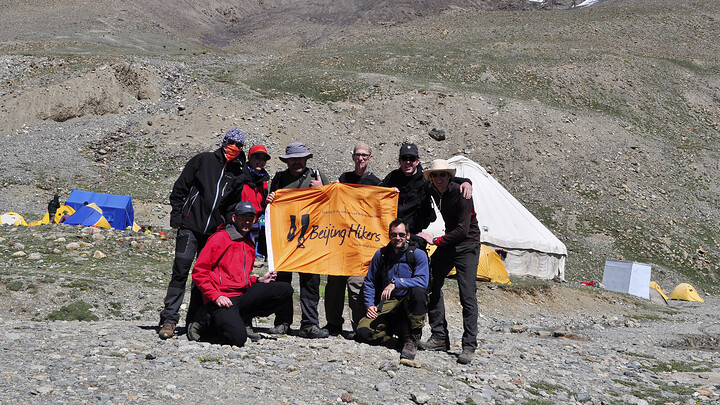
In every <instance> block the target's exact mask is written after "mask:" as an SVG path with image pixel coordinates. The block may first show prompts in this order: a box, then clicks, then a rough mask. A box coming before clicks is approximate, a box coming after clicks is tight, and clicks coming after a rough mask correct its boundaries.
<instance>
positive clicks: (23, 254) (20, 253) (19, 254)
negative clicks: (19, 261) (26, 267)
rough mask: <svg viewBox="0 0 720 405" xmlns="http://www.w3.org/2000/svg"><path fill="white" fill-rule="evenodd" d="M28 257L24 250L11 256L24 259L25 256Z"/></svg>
mask: <svg viewBox="0 0 720 405" xmlns="http://www.w3.org/2000/svg"><path fill="white" fill-rule="evenodd" d="M26 255H27V253H25V252H23V251H22V250H20V251H18V252H14V253H13V254H12V255H11V256H12V257H23V256H26Z"/></svg>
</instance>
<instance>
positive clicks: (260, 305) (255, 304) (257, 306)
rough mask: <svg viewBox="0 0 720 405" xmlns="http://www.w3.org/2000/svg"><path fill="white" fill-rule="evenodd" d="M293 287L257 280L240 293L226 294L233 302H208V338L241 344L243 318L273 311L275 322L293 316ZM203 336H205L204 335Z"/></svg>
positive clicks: (244, 332) (242, 343)
mask: <svg viewBox="0 0 720 405" xmlns="http://www.w3.org/2000/svg"><path fill="white" fill-rule="evenodd" d="M292 295H293V289H292V287H291V286H290V284H288V283H283V282H280V283H277V282H276V283H256V284H253V285H252V286H250V288H248V289H247V291H245V293H244V294H243V295H241V296H239V297H229V298H230V301H231V302H232V306H231V307H229V308H224V307H219V306H217V304H215V303H214V302H209V303H208V304H207V305H206V306H205V310H206V311H207V313H208V314H209V315H210V328H211V330H210V331H209V340H210V341H211V342H217V343H221V344H229V345H235V346H243V345H244V344H245V342H246V341H247V330H246V329H245V319H252V318H255V317H258V316H269V315H271V314H275V319H276V322H277V320H280V321H281V323H285V322H290V321H291V320H292ZM203 340H204V339H203Z"/></svg>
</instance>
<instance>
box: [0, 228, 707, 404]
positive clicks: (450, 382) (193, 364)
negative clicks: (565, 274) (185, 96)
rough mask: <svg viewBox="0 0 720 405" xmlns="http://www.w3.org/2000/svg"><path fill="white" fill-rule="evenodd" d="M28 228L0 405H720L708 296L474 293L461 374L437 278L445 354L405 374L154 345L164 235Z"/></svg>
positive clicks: (333, 358)
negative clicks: (469, 351) (658, 298)
mask: <svg viewBox="0 0 720 405" xmlns="http://www.w3.org/2000/svg"><path fill="white" fill-rule="evenodd" d="M34 229H35V232H34V233H33V234H32V235H30V234H26V233H25V232H23V228H18V227H8V226H3V227H0V250H1V251H2V255H3V257H4V258H5V261H4V263H2V265H0V277H1V279H0V302H3V303H4V305H2V307H0V328H2V330H3V331H4V333H3V334H2V336H0V348H1V350H0V376H1V377H2V378H1V379H0V392H1V393H2V403H8V404H11V403H135V402H137V403H161V402H168V401H183V402H192V403H206V402H210V401H218V400H221V401H228V402H238V401H243V402H248V401H249V402H252V403H268V404H274V403H289V404H305V403H337V402H353V403H367V404H386V403H393V404H395V403H397V404H403V403H408V404H410V403H418V404H430V403H457V404H472V403H476V404H493V403H494V404H522V403H526V404H554V403H568V404H580V403H583V404H627V403H630V404H698V403H701V404H705V403H717V402H720V356H719V352H718V337H719V336H720V324H719V323H718V322H717V320H716V316H717V313H718V309H719V308H720V301H719V300H718V298H717V297H715V296H705V298H706V302H705V303H690V302H682V301H670V305H669V306H665V305H657V304H652V303H650V301H646V300H642V299H638V298H633V297H631V296H627V295H622V294H616V293H611V292H607V291H603V290H599V289H597V288H589V287H581V286H579V285H577V284H575V283H555V282H552V281H539V280H520V279H513V281H514V284H513V285H512V286H500V285H494V284H489V283H479V286H478V303H479V306H480V318H479V325H480V333H479V336H478V338H479V341H480V346H479V350H478V352H477V353H476V357H475V360H474V361H473V362H472V364H470V365H468V366H461V365H458V364H457V362H456V358H455V356H456V355H457V354H458V353H459V352H460V345H459V341H460V336H461V334H462V324H461V323H462V321H461V320H462V317H461V314H460V308H459V305H458V301H457V300H458V298H457V292H456V291H457V285H456V284H455V283H454V281H452V280H448V282H447V285H446V300H447V302H448V305H447V307H448V322H449V327H450V333H451V340H452V347H451V350H450V352H449V353H437V352H420V353H419V354H418V356H417V363H418V365H419V367H417V368H415V367H408V366H405V365H400V364H399V354H398V352H397V351H395V350H393V349H390V348H384V347H371V346H367V345H361V344H357V343H355V342H352V341H348V340H345V339H343V338H342V337H331V338H329V339H322V340H307V339H302V338H299V337H297V336H294V335H290V336H280V337H276V336H271V335H266V334H262V336H263V339H261V340H260V341H259V342H257V343H251V342H248V344H247V345H246V346H245V347H242V348H238V347H228V346H220V345H210V344H206V343H197V342H189V341H188V340H187V339H186V337H185V335H184V334H182V333H183V332H184V331H183V330H182V328H181V330H180V334H179V335H178V336H177V337H176V338H174V339H170V340H167V341H162V340H160V339H159V338H158V337H157V332H156V329H155V328H156V323H157V319H158V313H159V311H160V309H161V306H162V298H163V296H164V287H165V284H166V282H167V280H168V277H169V271H170V261H169V259H170V258H171V257H172V256H171V254H172V246H173V238H172V237H169V238H168V237H165V236H163V235H152V234H149V235H144V234H137V233H134V232H130V231H123V232H120V231H113V230H100V229H93V228H84V229H83V228H77V227H71V226H66V225H54V226H51V225H43V226H39V227H37V228H34ZM21 252H22V253H21ZM259 265H260V267H258V269H257V270H256V271H257V272H258V273H262V272H263V271H264V269H263V267H262V266H263V265H262V262H260V263H259ZM296 288H297V286H296ZM321 307H322V303H321ZM295 312H296V316H297V315H298V314H299V308H296V310H295ZM346 315H347V310H346ZM321 317H322V313H321ZM346 318H347V317H346ZM77 319H84V320H83V321H79V320H77ZM271 322H272V320H271V319H257V320H256V323H255V327H256V329H257V330H258V331H259V332H262V331H263V330H264V328H265V327H269V326H270V325H271ZM294 326H295V327H297V325H294ZM345 329H349V324H348V323H347V322H346V325H345ZM427 334H428V330H427V327H426V331H425V336H427Z"/></svg>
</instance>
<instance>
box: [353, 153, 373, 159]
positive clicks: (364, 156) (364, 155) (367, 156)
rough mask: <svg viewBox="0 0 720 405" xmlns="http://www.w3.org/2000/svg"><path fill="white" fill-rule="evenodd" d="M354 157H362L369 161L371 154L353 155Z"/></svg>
mask: <svg viewBox="0 0 720 405" xmlns="http://www.w3.org/2000/svg"><path fill="white" fill-rule="evenodd" d="M353 157H356V158H359V157H361V158H365V159H367V158H369V157H370V154H369V153H353Z"/></svg>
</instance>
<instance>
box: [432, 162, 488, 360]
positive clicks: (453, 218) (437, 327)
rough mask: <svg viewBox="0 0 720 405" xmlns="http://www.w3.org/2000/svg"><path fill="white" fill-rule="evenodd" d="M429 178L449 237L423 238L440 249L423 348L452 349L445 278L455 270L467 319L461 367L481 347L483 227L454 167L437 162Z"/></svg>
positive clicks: (434, 258)
mask: <svg viewBox="0 0 720 405" xmlns="http://www.w3.org/2000/svg"><path fill="white" fill-rule="evenodd" d="M425 176H426V179H429V180H431V185H430V186H428V191H429V192H430V193H431V195H432V198H433V200H434V201H435V204H437V205H438V207H439V209H440V214H441V215H442V218H443V220H444V221H445V234H444V235H442V236H438V237H436V238H433V237H432V236H431V235H429V234H427V233H424V232H421V233H420V235H419V236H420V237H422V238H424V239H425V240H426V241H427V242H428V243H429V244H431V245H435V246H437V249H435V253H433V255H432V257H431V259H432V260H431V265H430V273H431V274H432V283H431V285H430V302H429V304H428V319H429V321H430V329H431V331H432V336H430V339H428V340H427V341H426V342H422V343H421V344H420V347H422V348H423V349H425V350H445V351H447V350H448V349H449V347H450V338H449V336H448V327H447V326H448V324H447V320H446V319H445V302H444V299H443V292H442V286H443V284H444V282H445V277H446V276H447V275H448V273H449V272H450V270H451V269H452V268H453V267H455V269H456V270H457V275H456V278H457V284H458V290H459V291H460V304H461V305H462V316H463V336H462V353H460V355H459V356H458V359H457V361H458V363H460V364H469V363H470V362H471V361H472V358H473V355H474V353H475V349H476V348H477V333H478V327H477V317H478V307H477V298H476V292H477V283H476V281H475V278H476V276H477V266H478V258H479V255H480V228H479V227H478V221H477V217H476V215H475V207H474V206H473V200H472V199H470V200H468V199H466V198H464V197H463V195H462V192H460V186H458V185H457V183H454V182H453V181H452V178H453V177H455V169H453V168H451V167H450V166H449V165H448V163H447V161H446V160H442V159H437V160H433V161H432V163H431V164H430V169H428V170H426V171H425Z"/></svg>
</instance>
